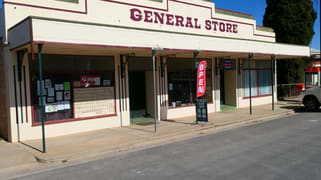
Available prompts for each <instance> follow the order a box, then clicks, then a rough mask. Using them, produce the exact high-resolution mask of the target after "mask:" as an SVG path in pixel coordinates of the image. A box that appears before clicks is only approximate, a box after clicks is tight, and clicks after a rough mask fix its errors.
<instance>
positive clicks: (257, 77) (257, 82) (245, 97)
mask: <svg viewBox="0 0 321 180" xmlns="http://www.w3.org/2000/svg"><path fill="white" fill-rule="evenodd" d="M243 70H247V71H248V70H249V68H247V69H243ZM251 70H255V71H256V85H257V87H256V89H257V93H258V94H260V80H259V71H266V70H271V69H269V68H251ZM271 73H272V72H271ZM242 78H243V77H242ZM242 86H243V83H242ZM242 89H243V88H242ZM266 96H272V94H264V95H257V96H252V98H260V97H266ZM243 99H250V96H243Z"/></svg>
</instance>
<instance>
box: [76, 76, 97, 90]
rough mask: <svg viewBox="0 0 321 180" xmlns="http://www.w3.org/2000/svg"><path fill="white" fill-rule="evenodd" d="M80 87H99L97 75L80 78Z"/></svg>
mask: <svg viewBox="0 0 321 180" xmlns="http://www.w3.org/2000/svg"><path fill="white" fill-rule="evenodd" d="M80 86H81V87H94V86H100V76H99V75H90V76H89V75H86V76H80Z"/></svg>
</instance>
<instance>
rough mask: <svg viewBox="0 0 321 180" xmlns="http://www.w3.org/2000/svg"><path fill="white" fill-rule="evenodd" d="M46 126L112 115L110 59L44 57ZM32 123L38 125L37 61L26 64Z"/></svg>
mask: <svg viewBox="0 0 321 180" xmlns="http://www.w3.org/2000/svg"><path fill="white" fill-rule="evenodd" d="M42 65H43V86H42V88H43V92H44V106H45V121H46V122H51V123H55V122H64V121H72V120H79V119H86V118H93V117H105V116H110V115H115V111H116V107H115V88H114V86H115V85H114V84H115V82H114V62H113V57H102V56H68V55H47V54H44V55H43V63H42ZM29 68H30V77H31V98H32V106H33V113H34V114H33V118H34V123H35V124H37V123H40V122H41V109H40V81H39V73H38V70H39V68H38V60H30V61H29Z"/></svg>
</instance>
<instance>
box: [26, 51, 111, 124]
mask: <svg viewBox="0 0 321 180" xmlns="http://www.w3.org/2000/svg"><path fill="white" fill-rule="evenodd" d="M71 56H72V55H71ZM106 57H112V59H113V65H114V66H115V57H114V56H106ZM29 60H30V59H28V61H29ZM29 69H30V68H29ZM82 72H84V71H75V70H72V71H46V72H43V75H46V74H71V75H72V79H74V76H75V74H77V73H82ZM85 72H86V73H104V72H113V80H114V83H113V84H114V88H113V89H114V107H115V113H114V114H107V115H99V116H90V117H82V118H75V102H74V99H73V98H72V101H71V103H72V112H73V113H72V114H73V118H68V119H62V120H52V121H45V125H50V124H60V123H66V122H76V121H84V120H93V119H100V118H108V117H115V116H117V95H116V68H115V67H113V70H105V71H85ZM34 74H39V71H35V70H32V71H29V84H30V88H29V95H30V99H31V101H30V103H31V105H30V106H31V119H32V127H36V126H40V125H41V124H42V123H41V122H35V115H34V113H35V112H34V109H35V108H34V102H33V101H34V100H33V95H32V93H33V92H32V91H33V89H34V87H33V83H32V78H30V77H31V76H32V75H34ZM80 88H82V87H80ZM91 88H98V87H91Z"/></svg>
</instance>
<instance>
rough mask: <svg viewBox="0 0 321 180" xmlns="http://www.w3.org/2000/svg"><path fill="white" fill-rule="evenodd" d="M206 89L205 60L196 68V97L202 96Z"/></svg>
mask: <svg viewBox="0 0 321 180" xmlns="http://www.w3.org/2000/svg"><path fill="white" fill-rule="evenodd" d="M205 91H206V61H202V62H201V63H200V64H199V65H198V70H197V93H196V94H197V95H196V96H197V98H199V97H201V96H204V94H205Z"/></svg>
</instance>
